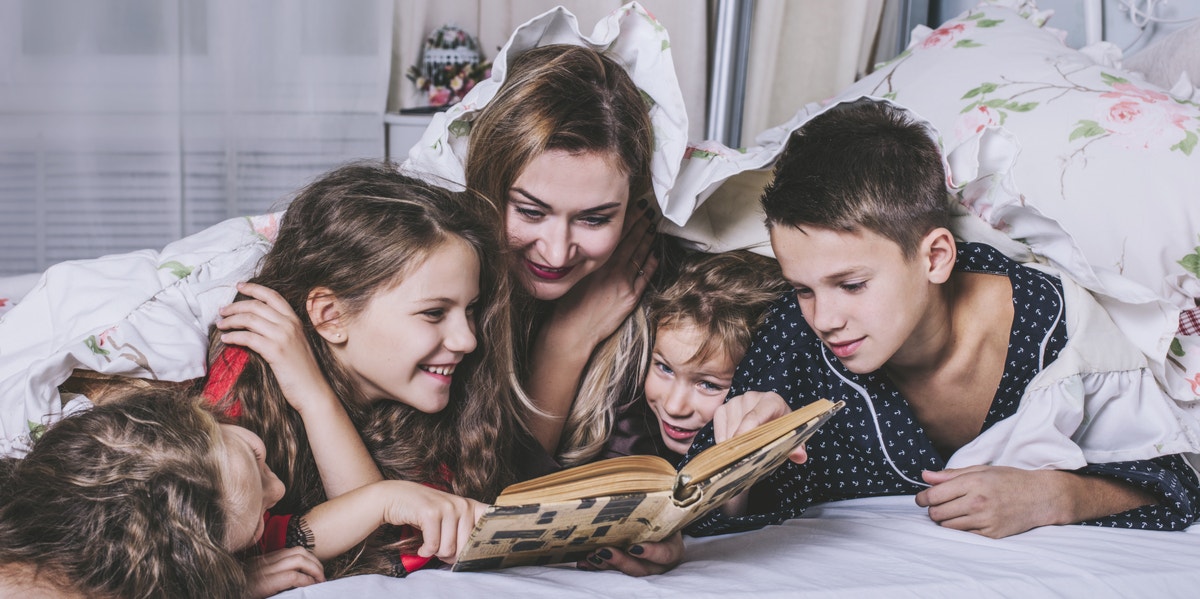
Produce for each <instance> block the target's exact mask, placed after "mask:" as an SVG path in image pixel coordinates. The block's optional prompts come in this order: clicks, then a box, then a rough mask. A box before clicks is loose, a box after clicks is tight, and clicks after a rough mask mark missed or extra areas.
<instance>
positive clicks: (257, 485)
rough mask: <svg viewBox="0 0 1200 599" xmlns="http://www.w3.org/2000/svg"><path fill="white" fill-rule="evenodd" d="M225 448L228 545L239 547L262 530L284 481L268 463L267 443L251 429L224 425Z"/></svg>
mask: <svg viewBox="0 0 1200 599" xmlns="http://www.w3.org/2000/svg"><path fill="white" fill-rule="evenodd" d="M221 438H222V440H223V441H224V446H225V451H224V455H223V456H222V458H223V461H222V468H221V472H222V475H223V478H224V480H223V483H224V484H223V486H224V489H225V503H226V509H228V510H229V523H228V524H227V527H228V535H227V538H226V545H227V547H226V549H229V550H230V551H240V550H242V549H245V548H247V547H249V546H251V545H253V544H254V543H257V542H258V539H260V538H261V537H262V534H263V514H265V513H266V511H267V510H269V509H271V507H272V506H274V505H275V503H276V502H278V501H279V500H280V498H282V497H283V492H284V488H283V483H282V482H280V480H279V477H277V476H275V473H274V472H272V471H271V469H270V468H268V467H267V463H266V461H265V457H266V456H265V454H266V447H264V446H263V442H262V439H260V438H258V435H256V434H254V433H253V432H251V431H250V430H249V429H245V428H242V427H240V426H234V425H232V424H222V425H221Z"/></svg>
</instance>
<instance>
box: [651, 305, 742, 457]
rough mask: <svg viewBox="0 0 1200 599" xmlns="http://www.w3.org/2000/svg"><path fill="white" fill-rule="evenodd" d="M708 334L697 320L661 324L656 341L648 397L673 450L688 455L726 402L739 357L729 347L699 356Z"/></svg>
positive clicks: (663, 434) (661, 430)
mask: <svg viewBox="0 0 1200 599" xmlns="http://www.w3.org/2000/svg"><path fill="white" fill-rule="evenodd" d="M704 338H705V333H704V332H703V331H701V330H700V329H699V328H697V327H696V326H694V325H692V324H690V323H689V324H678V325H670V326H668V327H660V328H659V329H658V332H657V334H656V335H655V339H654V352H653V354H652V355H651V358H650V360H651V361H650V372H649V373H648V374H647V375H646V384H645V391H646V401H647V403H649V405H650V409H651V410H652V411H653V412H654V415H655V416H657V417H658V425H659V432H660V434H661V435H662V439H663V442H664V443H665V444H666V446H667V448H668V449H670V450H671V451H673V452H675V453H678V454H684V453H687V450H688V448H689V447H691V445H692V439H694V438H695V436H696V433H698V432H700V429H701V428H703V427H704V426H705V425H706V424H708V423H709V422H712V419H713V414H715V413H716V411H717V408H719V407H720V406H721V404H722V403H723V402H724V401H725V395H726V394H727V393H728V392H729V384H730V383H731V382H732V381H733V371H734V368H735V367H736V366H737V361H736V360H735V359H734V358H733V357H732V356H729V355H728V354H727V353H726V352H725V351H724V350H718V351H716V352H713V355H711V356H709V357H708V359H706V360H704V361H702V362H700V361H697V360H694V359H693V358H694V357H695V355H696V350H698V349H699V348H700V347H701V345H702V344H703V342H704Z"/></svg>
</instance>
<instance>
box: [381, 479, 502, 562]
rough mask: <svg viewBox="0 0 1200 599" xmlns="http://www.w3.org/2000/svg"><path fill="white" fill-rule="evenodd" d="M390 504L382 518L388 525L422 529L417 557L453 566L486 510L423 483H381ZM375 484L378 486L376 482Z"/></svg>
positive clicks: (470, 500) (396, 481)
mask: <svg viewBox="0 0 1200 599" xmlns="http://www.w3.org/2000/svg"><path fill="white" fill-rule="evenodd" d="M384 483H385V484H386V485H387V491H386V492H387V493H388V497H389V499H390V500H389V501H388V504H387V510H386V511H385V512H384V519H385V521H386V522H387V523H388V524H396V525H399V524H408V525H410V526H413V527H414V528H418V529H420V530H421V539H422V543H421V547H420V548H419V549H417V555H420V556H421V557H433V556H437V558H438V559H440V560H442V561H443V562H446V563H448V564H452V563H454V559H455V557H457V556H458V552H459V551H460V550H461V549H462V548H463V546H464V545H466V544H467V539H468V538H470V536H471V530H472V529H473V528H475V521H476V520H478V519H479V517H480V516H482V515H483V513H484V512H486V511H487V508H488V506H487V504H485V503H479V502H478V501H475V500H473V499H467V498H466V497H459V496H458V495H454V494H451V493H446V492H444V491H439V490H437V489H434V488H431V487H427V486H425V485H422V484H418V483H414V482H408V481H399V480H393V481H384ZM377 484H378V483H377Z"/></svg>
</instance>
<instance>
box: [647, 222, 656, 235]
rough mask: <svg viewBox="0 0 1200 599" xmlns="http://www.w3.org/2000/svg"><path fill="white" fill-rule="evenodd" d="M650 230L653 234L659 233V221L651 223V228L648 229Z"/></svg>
mask: <svg viewBox="0 0 1200 599" xmlns="http://www.w3.org/2000/svg"><path fill="white" fill-rule="evenodd" d="M648 231H649V232H650V234H651V235H653V234H655V233H657V232H658V224H657V223H651V225H650V228H649V229H648Z"/></svg>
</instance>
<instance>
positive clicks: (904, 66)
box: [842, 1, 1200, 398]
mask: <svg viewBox="0 0 1200 599" xmlns="http://www.w3.org/2000/svg"><path fill="white" fill-rule="evenodd" d="M1046 16H1047V15H1046V13H1040V12H1038V11H1036V9H1035V8H1034V7H1033V4H1032V3H1031V2H1015V1H1008V2H1002V1H997V2H993V3H990V4H981V5H980V6H979V7H977V8H975V9H972V10H969V11H967V12H966V13H964V14H962V15H959V16H958V17H956V18H955V19H952V20H950V21H948V22H947V23H945V24H943V25H942V26H941V27H939V28H938V29H936V30H932V31H931V30H928V29H924V30H918V31H915V32H914V36H913V37H914V39H913V42H912V43H911V44H910V46H909V49H908V50H907V51H905V52H904V53H902V54H901V55H900V56H898V57H896V58H895V59H894V60H892V61H891V62H890V63H888V64H886V65H881V66H880V67H879V68H877V70H876V71H875V72H874V73H873V74H872V75H870V76H869V77H867V78H864V79H863V80H861V81H859V82H857V83H856V84H854V85H853V86H852V87H851V88H850V89H848V90H847V91H846V92H845V93H844V94H842V96H844V97H850V96H857V95H871V96H877V97H883V98H888V99H891V100H893V101H895V102H897V103H899V104H901V105H903V106H906V107H908V108H909V109H911V110H913V111H914V112H916V113H917V114H919V115H920V116H921V117H923V118H925V119H927V120H928V121H929V122H930V123H931V124H932V125H933V126H934V127H935V128H936V129H937V130H938V131H939V132H940V133H941V136H942V138H941V143H942V145H943V147H944V148H945V150H946V152H947V154H948V163H949V166H950V171H951V173H950V175H951V179H952V180H951V182H950V184H951V186H952V187H953V188H954V189H955V190H956V191H957V194H958V197H959V199H960V201H961V202H962V204H963V205H964V206H965V207H966V208H967V209H968V210H969V211H971V212H973V213H974V214H976V215H978V216H980V217H982V218H983V219H984V220H986V221H987V222H988V223H989V224H991V225H992V226H993V227H995V228H997V229H999V230H1001V231H1004V232H1005V233H1007V234H1008V235H1009V236H1010V237H1012V238H1014V239H1017V240H1019V241H1023V242H1025V243H1026V244H1027V245H1028V246H1029V247H1030V248H1031V249H1032V250H1033V251H1034V252H1035V253H1037V254H1039V255H1041V256H1043V257H1045V258H1046V259H1048V260H1050V261H1052V262H1054V263H1055V264H1056V265H1057V266H1059V267H1061V268H1063V269H1064V270H1066V271H1067V272H1068V273H1069V274H1071V275H1072V276H1074V277H1075V278H1076V279H1077V280H1079V281H1080V282H1081V283H1084V284H1085V285H1087V286H1089V287H1090V288H1092V289H1094V290H1096V291H1099V292H1101V293H1104V294H1106V295H1109V296H1112V297H1114V298H1116V299H1117V300H1120V301H1122V302H1126V303H1131V304H1140V305H1142V306H1143V308H1144V311H1145V312H1148V313H1149V314H1150V315H1151V316H1152V315H1153V312H1154V311H1155V310H1156V309H1157V310H1162V309H1163V307H1164V305H1163V304H1165V307H1166V308H1168V309H1171V308H1173V309H1175V310H1178V311H1180V312H1182V313H1183V314H1182V317H1181V318H1179V319H1178V322H1176V321H1174V320H1169V321H1168V325H1169V326H1168V327H1167V330H1155V329H1154V327H1143V326H1134V325H1132V324H1129V325H1128V326H1125V328H1126V330H1128V331H1130V334H1131V336H1133V337H1135V338H1136V337H1138V336H1139V335H1140V336H1142V338H1141V339H1140V340H1138V339H1135V342H1138V343H1139V345H1140V346H1141V347H1142V348H1143V349H1144V350H1145V351H1146V353H1147V354H1148V355H1150V356H1163V355H1169V357H1170V358H1171V361H1172V363H1171V364H1166V365H1164V368H1165V369H1168V370H1171V369H1173V370H1175V372H1174V374H1177V375H1182V378H1180V377H1172V376H1170V373H1164V374H1167V375H1168V378H1173V379H1174V384H1173V385H1172V387H1173V388H1174V390H1175V391H1176V392H1178V394H1181V395H1186V396H1190V397H1195V398H1200V388H1198V387H1197V385H1196V384H1194V383H1196V382H1197V381H1200V378H1197V372H1200V337H1195V336H1194V335H1188V334H1187V333H1193V332H1194V331H1192V330H1190V329H1189V327H1187V326H1184V324H1183V323H1188V322H1190V321H1191V320H1190V319H1192V318H1193V317H1194V316H1195V315H1196V313H1197V305H1198V304H1197V298H1200V247H1198V246H1200V201H1198V196H1200V148H1197V145H1198V142H1200V105H1197V104H1196V103H1194V102H1192V101H1190V99H1188V98H1178V97H1174V96H1172V95H1171V94H1170V93H1168V92H1167V91H1166V90H1163V89H1161V88H1159V87H1157V86H1155V85H1153V84H1150V83H1148V82H1146V81H1145V79H1144V78H1143V77H1142V76H1141V75H1140V74H1138V73H1134V72H1130V71H1126V70H1123V69H1121V68H1120V58H1121V56H1120V51H1119V50H1118V49H1116V48H1115V47H1113V46H1111V45H1108V44H1100V45H1097V46H1093V47H1090V48H1085V49H1083V50H1075V49H1072V48H1069V47H1067V46H1066V45H1064V44H1063V42H1062V35H1061V32H1057V31H1056V30H1053V29H1050V28H1048V27H1044V26H1043V24H1044V22H1045V17H1046ZM1130 283H1132V284H1130ZM1155 298H1159V299H1161V300H1163V302H1162V304H1160V305H1159V306H1158V307H1157V308H1156V307H1155V306H1154V301H1153V300H1154V299H1155ZM1114 303H1115V302H1114ZM1173 314H1174V312H1172V315H1173ZM1115 317H1116V318H1117V319H1118V320H1120V319H1121V318H1123V317H1124V315H1122V314H1119V313H1118V314H1117V315H1116V316H1115ZM1134 322H1139V321H1138V320H1137V319H1136V318H1133V317H1130V319H1129V320H1127V321H1126V323H1134ZM1126 323H1122V324H1126ZM1138 329H1141V330H1138Z"/></svg>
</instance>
